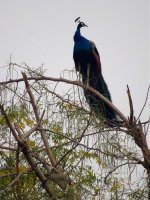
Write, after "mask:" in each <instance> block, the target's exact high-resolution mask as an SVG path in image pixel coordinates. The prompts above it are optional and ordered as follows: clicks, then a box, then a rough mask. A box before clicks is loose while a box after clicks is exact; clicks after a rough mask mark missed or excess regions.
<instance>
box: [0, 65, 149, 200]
mask: <svg viewBox="0 0 150 200" xmlns="http://www.w3.org/2000/svg"><path fill="white" fill-rule="evenodd" d="M20 69H21V70H24V72H25V73H23V74H22V75H23V78H20V79H18V77H15V74H14V77H7V80H8V81H7V80H6V81H5V82H1V83H0V90H1V101H0V104H1V114H0V141H1V143H0V160H1V162H0V199H4V200H5V199H8V200H9V199H10V200H11V199H25V200H28V199H34V200H35V199H37V200H38V199H75V200H78V199H91V200H94V199H112V200H113V199H115V200H117V199H118V200H119V199H122V200H123V199H130V200H131V199H139V198H142V199H144V198H145V199H146V198H147V197H146V196H147V193H148V187H147V179H148V176H147V175H146V171H144V170H143V169H144V167H143V166H142V164H141V163H142V162H143V151H142V150H141V148H140V147H139V145H137V143H136V142H135V141H134V138H133V137H132V135H131V134H130V133H128V129H127V127H126V126H118V127H106V126H105V119H103V118H102V117H101V116H97V115H95V113H94V112H91V111H90V110H89V108H88V105H87V104H86V102H85V99H84V98H83V95H82V89H80V87H79V86H76V85H75V84H72V85H71V86H70V85H67V84H64V83H62V85H61V84H60V83H59V82H58V81H57V80H55V79H53V78H50V79H46V78H45V76H44V73H45V72H44V71H43V70H42V68H38V69H34V70H33V69H30V68H29V67H28V66H27V65H25V64H24V65H22V66H19V65H17V64H13V63H11V64H10V65H9V71H8V72H10V71H11V73H9V74H12V70H13V72H15V70H17V71H19V70H20ZM63 75H64V76H68V75H69V77H71V79H72V80H76V78H77V77H76V74H75V73H74V72H73V71H72V72H67V71H65V72H64V74H63ZM27 77H30V79H28V78H27ZM63 78H64V77H63ZM60 81H61V78H60ZM73 83H76V82H73ZM62 88H63V90H64V91H65V92H64V91H62ZM6 119H8V120H6ZM8 121H9V123H10V124H11V125H12V129H11V126H10V125H9V123H8ZM145 127H148V126H147V124H146V125H145ZM32 130H33V131H32ZM15 133H16V135H17V136H18V138H17V137H15ZM20 141H21V142H22V143H21V142H20ZM31 161H34V162H35V163H36V167H35V166H34V165H33V164H32V162H31ZM40 174H42V176H43V177H45V178H46V182H44V179H42V178H41V176H40ZM139 174H140V175H139ZM48 191H49V192H48Z"/></svg>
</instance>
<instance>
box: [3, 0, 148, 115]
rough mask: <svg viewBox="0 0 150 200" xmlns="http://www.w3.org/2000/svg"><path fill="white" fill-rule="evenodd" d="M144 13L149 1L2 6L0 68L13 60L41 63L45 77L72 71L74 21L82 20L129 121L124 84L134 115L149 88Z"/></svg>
mask: <svg viewBox="0 0 150 200" xmlns="http://www.w3.org/2000/svg"><path fill="white" fill-rule="evenodd" d="M148 13H149V12H148V0H93V1H91V0H82V1H81V0H74V1H73V0H63V1H60V0H54V1H52V0H0V66H4V65H6V64H7V63H8V62H9V57H10V55H11V56H12V61H14V62H16V63H18V64H20V63H21V62H25V63H27V64H28V65H29V66H31V67H32V66H34V67H38V66H40V65H41V64H42V63H44V68H45V69H47V75H48V76H54V77H59V76H60V73H61V72H62V71H63V70H64V69H70V70H71V69H73V67H74V62H73V58H72V54H73V45H74V42H73V35H74V32H75V30H76V26H77V24H75V23H74V20H75V18H77V17H79V16H80V17H81V20H82V21H84V22H85V23H86V24H87V25H88V28H84V29H82V35H83V36H85V37H86V38H88V39H90V40H92V41H94V42H95V44H96V46H97V49H98V51H99V53H100V56H101V62H102V72H103V75H104V78H105V80H106V82H107V84H108V87H109V90H110V92H111V95H112V99H113V102H114V104H115V105H117V106H118V108H119V109H120V110H122V111H123V112H124V113H125V115H128V99H127V94H126V85H127V84H128V85H129V87H130V89H131V93H132V96H133V102H134V104H135V112H136V114H138V113H139V112H140V109H141V108H142V105H143V103H144V100H145V96H146V91H147V88H148V85H149V76H148V74H149V66H148V65H149V55H148V52H149V51H148V49H149V47H148V44H150V43H149V40H148V30H149V24H148V18H149V17H148ZM2 73H4V72H3V71H1V74H0V78H1V79H2V78H3V77H4V75H3V74H2ZM147 114H148V111H147ZM145 116H147V115H145Z"/></svg>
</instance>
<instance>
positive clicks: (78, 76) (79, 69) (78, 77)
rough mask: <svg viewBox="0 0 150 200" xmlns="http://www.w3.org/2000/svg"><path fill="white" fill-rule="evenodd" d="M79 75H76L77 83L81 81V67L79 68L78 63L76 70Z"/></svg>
mask: <svg viewBox="0 0 150 200" xmlns="http://www.w3.org/2000/svg"><path fill="white" fill-rule="evenodd" d="M77 71H78V72H79V73H77V80H79V81H81V80H80V79H81V74H80V73H81V66H80V63H78V70H77ZM77 71H76V72H77Z"/></svg>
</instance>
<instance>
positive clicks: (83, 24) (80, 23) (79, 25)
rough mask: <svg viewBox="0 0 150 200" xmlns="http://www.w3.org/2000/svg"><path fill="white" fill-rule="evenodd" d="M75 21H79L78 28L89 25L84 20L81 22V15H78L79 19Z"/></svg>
mask: <svg viewBox="0 0 150 200" xmlns="http://www.w3.org/2000/svg"><path fill="white" fill-rule="evenodd" d="M75 22H77V23H78V28H81V27H88V26H87V25H86V24H85V23H84V22H81V21H80V17H78V18H77V19H75Z"/></svg>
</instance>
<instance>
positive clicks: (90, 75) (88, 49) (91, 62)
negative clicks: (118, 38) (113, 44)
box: [73, 17, 118, 122]
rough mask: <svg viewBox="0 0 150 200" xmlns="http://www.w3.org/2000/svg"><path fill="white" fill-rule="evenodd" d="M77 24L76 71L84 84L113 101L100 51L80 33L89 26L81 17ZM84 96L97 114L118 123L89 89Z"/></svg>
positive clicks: (108, 108)
mask: <svg viewBox="0 0 150 200" xmlns="http://www.w3.org/2000/svg"><path fill="white" fill-rule="evenodd" d="M75 22H78V26H77V30H76V32H75V35H74V42H75V44H74V51H73V59H74V62H75V68H76V71H79V73H80V74H81V75H82V82H83V83H84V84H87V85H89V86H90V87H92V88H94V89H96V90H97V91H98V92H99V93H101V94H102V95H103V96H105V97H106V98H107V99H108V100H109V101H112V100H111V95H110V92H109V90H108V87H107V84H106V82H105V80H104V78H103V75H102V70H101V62H100V56H99V53H98V50H97V48H96V46H95V44H94V42H92V41H90V40H88V39H86V38H85V37H83V36H82V35H81V33H80V29H81V28H82V27H87V25H86V24H85V23H83V22H81V21H80V17H78V18H77V19H76V20H75ZM84 95H85V98H86V100H87V102H88V104H89V106H90V108H91V109H92V110H94V111H95V112H96V113H97V114H100V115H101V116H102V117H104V118H105V119H106V120H107V121H109V122H112V121H113V122H117V121H118V119H117V117H116V114H115V113H114V111H113V110H112V109H111V108H110V107H109V106H108V105H107V104H106V103H105V102H103V101H102V100H101V99H100V98H99V97H97V96H96V95H94V94H93V93H91V92H90V91H89V90H87V89H84Z"/></svg>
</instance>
